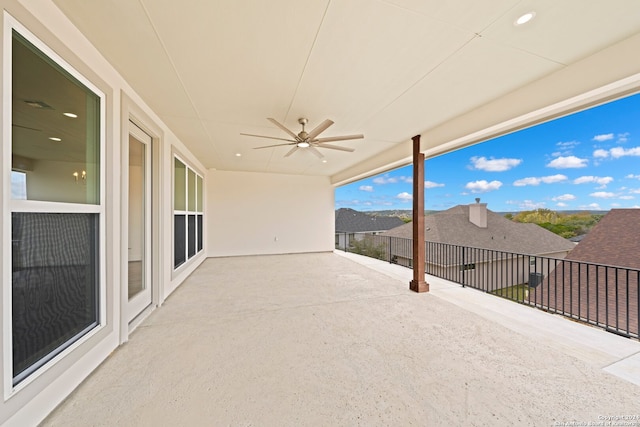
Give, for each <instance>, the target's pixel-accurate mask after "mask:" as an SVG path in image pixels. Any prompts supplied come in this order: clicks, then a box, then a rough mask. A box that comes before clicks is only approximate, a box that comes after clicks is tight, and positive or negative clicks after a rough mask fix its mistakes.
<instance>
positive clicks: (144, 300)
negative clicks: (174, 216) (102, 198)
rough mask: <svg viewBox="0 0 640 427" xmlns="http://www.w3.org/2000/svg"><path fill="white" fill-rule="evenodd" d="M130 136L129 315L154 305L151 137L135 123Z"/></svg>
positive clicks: (136, 313)
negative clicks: (152, 281) (152, 293)
mask: <svg viewBox="0 0 640 427" xmlns="http://www.w3.org/2000/svg"><path fill="white" fill-rule="evenodd" d="M129 126H130V128H131V130H130V134H129V161H128V169H129V216H128V218H129V219H128V225H129V227H128V230H129V233H128V280H127V296H128V301H129V304H128V310H127V311H128V314H129V321H131V320H132V319H133V318H134V317H136V316H137V315H138V314H140V312H141V311H142V310H144V309H145V308H146V307H147V306H149V305H150V304H151V256H150V255H151V208H150V206H151V167H150V165H151V137H150V136H149V135H147V134H145V133H144V132H143V131H142V130H141V129H140V128H138V127H137V126H135V125H134V124H133V123H129Z"/></svg>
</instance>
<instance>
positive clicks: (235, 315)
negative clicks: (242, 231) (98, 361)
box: [42, 253, 640, 426]
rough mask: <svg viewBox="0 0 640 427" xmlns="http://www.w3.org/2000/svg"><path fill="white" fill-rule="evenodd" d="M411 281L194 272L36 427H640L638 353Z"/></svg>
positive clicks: (338, 268)
mask: <svg viewBox="0 0 640 427" xmlns="http://www.w3.org/2000/svg"><path fill="white" fill-rule="evenodd" d="M410 278H411V271H410V270H407V269H404V268H402V267H399V266H395V265H390V264H385V263H382V262H380V261H376V260H371V259H368V258H363V257H359V256H357V255H352V254H339V253H322V254H296V255H275V256H255V257H237V258H213V259H208V260H206V261H205V262H204V263H203V264H202V265H201V266H200V268H198V269H197V270H196V271H195V272H194V273H193V274H192V275H191V276H190V277H189V278H188V279H187V281H186V282H184V284H183V285H182V286H181V287H180V288H179V289H177V290H176V291H175V292H174V294H172V295H171V296H170V297H169V298H168V299H167V301H166V302H165V304H164V305H163V306H162V307H161V308H159V309H157V310H155V311H154V312H153V313H152V314H151V315H150V316H149V317H148V318H147V319H146V320H145V321H144V322H143V323H142V324H141V325H140V326H139V327H138V328H137V329H136V331H135V332H134V333H133V334H132V335H131V338H130V341H129V342H128V343H127V344H125V345H123V346H121V347H120V348H118V349H117V350H116V351H114V353H113V354H112V355H111V356H110V357H109V358H108V359H107V360H106V361H105V362H104V363H103V364H102V365H101V366H100V367H99V368H98V369H97V370H96V371H95V372H94V373H93V374H92V375H91V376H90V377H89V378H88V379H87V380H86V381H85V382H84V383H83V384H81V386H80V387H79V388H78V389H77V390H76V391H75V392H74V393H73V394H72V395H71V396H70V397H69V398H68V399H66V401H65V402H64V403H63V404H62V405H60V407H58V408H57V409H56V410H55V411H54V412H53V413H52V414H51V415H50V416H49V417H48V418H47V419H46V420H45V421H44V422H43V423H42V425H44V426H115V425H117V426H298V425H309V426H352V425H356V426H357V425H363V426H365V425H366V426H371V425H391V426H405V425H419V426H452V425H473V426H476V425H477V426H483V425H491V426H496V425H530V426H533V425H540V426H552V425H562V424H561V423H562V422H570V421H577V422H579V423H584V425H587V423H589V422H591V423H598V422H601V421H602V422H603V424H602V425H605V422H606V421H607V417H616V416H622V415H628V416H632V417H633V416H635V417H637V418H635V421H634V422H636V425H640V343H639V342H637V341H634V340H629V339H625V338H621V337H618V336H615V335H613V334H609V333H606V332H604V331H601V330H598V329H595V328H591V327H588V326H584V325H580V324H577V323H575V322H571V321H569V320H566V319H562V318H560V317H558V316H554V315H550V314H547V313H543V312H541V311H538V310H535V309H532V308H528V307H524V306H520V305H518V304H516V303H512V302H509V301H505V300H501V299H499V298H497V297H493V296H489V295H486V294H483V293H481V292H478V291H474V290H472V289H463V288H461V287H459V286H457V285H452V284H450V283H448V282H445V281H440V280H437V279H432V278H429V282H430V284H431V292H430V293H427V294H415V293H413V292H411V291H409V290H408V282H409V279H410ZM634 382H635V383H634ZM610 421H611V420H610ZM593 425H596V424H593ZM610 425H614V424H610ZM632 425H633V424H632Z"/></svg>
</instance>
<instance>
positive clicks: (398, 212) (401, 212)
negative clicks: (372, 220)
mask: <svg viewBox="0 0 640 427" xmlns="http://www.w3.org/2000/svg"><path fill="white" fill-rule="evenodd" d="M436 212H439V211H434V210H425V211H424V214H425V215H430V214H432V213H436ZM364 213H366V214H367V215H371V216H397V217H399V218H412V217H413V210H412V209H389V210H382V211H366V212H364Z"/></svg>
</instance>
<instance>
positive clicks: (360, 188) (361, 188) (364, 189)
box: [358, 185, 373, 193]
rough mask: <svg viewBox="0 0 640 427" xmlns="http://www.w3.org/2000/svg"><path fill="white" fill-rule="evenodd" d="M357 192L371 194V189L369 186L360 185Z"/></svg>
mask: <svg viewBox="0 0 640 427" xmlns="http://www.w3.org/2000/svg"><path fill="white" fill-rule="evenodd" d="M358 190H360V191H366V192H367V193H371V192H373V187H372V186H370V185H361V186H360V187H358Z"/></svg>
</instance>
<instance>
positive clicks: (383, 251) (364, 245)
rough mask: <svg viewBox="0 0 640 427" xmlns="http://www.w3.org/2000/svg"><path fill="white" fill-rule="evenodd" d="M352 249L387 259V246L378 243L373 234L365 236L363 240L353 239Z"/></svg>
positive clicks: (365, 254) (352, 250)
mask: <svg viewBox="0 0 640 427" xmlns="http://www.w3.org/2000/svg"><path fill="white" fill-rule="evenodd" d="M350 251H351V252H353V253H356V254H359V255H364V256H368V257H371V258H377V259H381V260H383V261H386V260H387V246H386V245H385V244H384V243H379V244H376V243H375V242H374V240H373V238H372V237H371V236H365V237H364V238H363V239H362V240H353V241H352V242H351V248H350Z"/></svg>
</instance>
